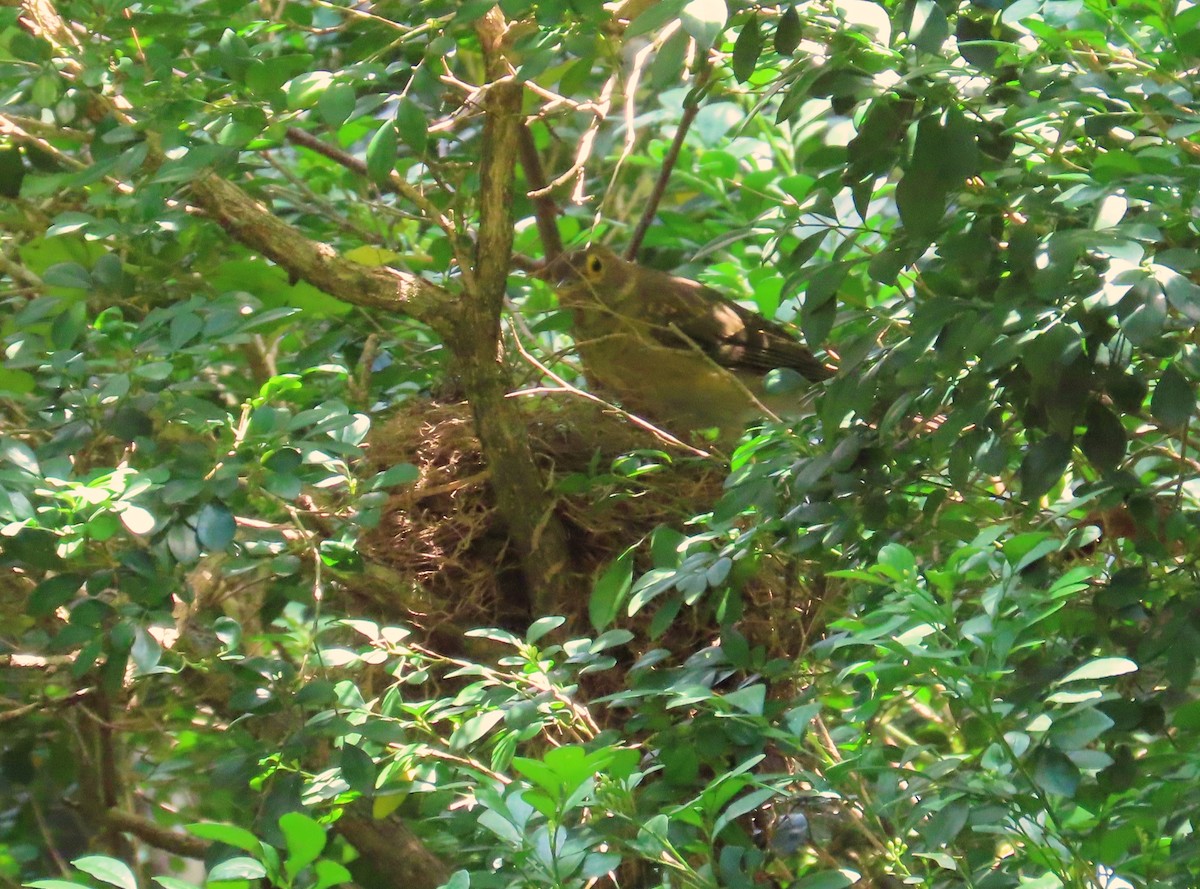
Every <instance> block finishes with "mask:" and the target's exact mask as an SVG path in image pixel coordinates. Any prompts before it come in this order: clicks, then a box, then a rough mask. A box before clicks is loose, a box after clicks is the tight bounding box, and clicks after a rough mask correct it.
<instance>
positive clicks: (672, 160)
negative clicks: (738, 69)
mask: <svg viewBox="0 0 1200 889" xmlns="http://www.w3.org/2000/svg"><path fill="white" fill-rule="evenodd" d="M711 72H712V68H711V67H709V66H708V65H705V67H704V69H703V70H702V71H701V72H700V76H699V77H697V78H696V86H695V87H693V88H692V91H691V93H689V97H691V101H690V102H689V101H686V100H685V101H684V104H683V115H682V116H681V117H680V118H679V127H678V129H676V130H675V139H674V141H673V142H672V143H671V147H670V149H668V151H667V154H666V157H664V158H663V164H662V170H660V171H659V174H658V180H657V181H656V182H655V183H654V190H653V191H651V192H650V199H649V200H648V201H647V202H646V209H645V210H644V211H642V218H641V219H639V220H638V224H637V228H635V229H634V230H633V235H632V236H631V237H630V239H629V243H628V244H627V245H626V247H625V258H626V259H628V260H630V261H633V260H636V259H637V255H638V251H639V250H641V248H642V241H643V239H645V237H646V232H647V231H649V229H650V223H651V222H653V221H654V216H655V214H657V213H658V205H659V204H660V203H661V202H662V197H663V194H664V193H665V192H666V190H667V182H668V181H669V180H670V178H671V173H672V171H673V170H674V169H675V164H676V163H677V162H678V161H679V152H680V151H681V150H682V149H683V141H684V139H686V138H687V132H688V129H690V128H691V126H692V122H693V121H694V120H695V119H696V115H697V114H699V113H700V96H701V94H702V93H703V92H704V90H705V88H706V87H707V85H708V78H709V74H710V73H711Z"/></svg>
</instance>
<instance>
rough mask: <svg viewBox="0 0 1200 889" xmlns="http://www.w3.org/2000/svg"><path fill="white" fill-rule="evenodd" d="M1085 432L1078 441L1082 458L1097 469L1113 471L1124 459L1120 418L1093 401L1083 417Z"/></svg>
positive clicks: (1123, 433) (1123, 429) (1124, 440)
mask: <svg viewBox="0 0 1200 889" xmlns="http://www.w3.org/2000/svg"><path fill="white" fill-rule="evenodd" d="M1085 422H1086V423H1087V431H1086V432H1085V433H1084V434H1083V438H1081V439H1080V442H1079V444H1080V447H1082V448H1083V453H1084V456H1086V457H1087V458H1088V459H1089V460H1091V461H1092V465H1094V466H1095V467H1096V468H1097V469H1099V470H1101V471H1107V470H1109V469H1115V468H1116V467H1117V465H1118V464H1119V463H1120V462H1121V461H1122V460H1123V459H1125V442H1126V435H1125V427H1124V426H1123V425H1122V423H1121V419H1120V417H1118V416H1117V415H1116V414H1115V413H1113V412H1112V411H1111V410H1110V409H1109V408H1108V407H1106V406H1105V405H1103V404H1102V403H1100V402H1099V401H1093V402H1092V403H1091V404H1090V405H1089V406H1088V410H1087V416H1086V417H1085Z"/></svg>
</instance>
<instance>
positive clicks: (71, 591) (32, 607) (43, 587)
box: [26, 574, 84, 617]
mask: <svg viewBox="0 0 1200 889" xmlns="http://www.w3.org/2000/svg"><path fill="white" fill-rule="evenodd" d="M83 580H84V578H83V577H82V576H80V575H78V574H58V575H55V576H54V577H49V578H47V579H45V580H43V581H42V582H41V583H39V584H38V585H37V586H36V587H34V589H33V592H32V593H30V594H29V603H28V604H27V605H26V610H27V611H28V613H29V615H30V616H31V617H45V616H46V615H48V614H53V613H54V610H55V609H56V608H58V607H59V606H60V605H66V604H67V603H68V602H70V601H71V600H72V599H74V598H75V596H77V595H78V594H79V591H80V589H81V588H82V587H83Z"/></svg>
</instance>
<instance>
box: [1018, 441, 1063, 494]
mask: <svg viewBox="0 0 1200 889" xmlns="http://www.w3.org/2000/svg"><path fill="white" fill-rule="evenodd" d="M1070 460H1071V444H1070V442H1068V441H1067V440H1066V439H1064V438H1062V437H1061V436H1058V435H1047V436H1046V437H1045V438H1043V439H1042V440H1041V441H1039V442H1037V443H1036V444H1034V445H1032V446H1031V447H1030V448H1029V449H1028V450H1026V452H1025V459H1024V460H1022V461H1021V471H1020V475H1021V496H1022V497H1024V498H1025V499H1026V500H1035V499H1037V498H1038V497H1041V496H1042V495H1043V494H1045V493H1046V492H1047V491H1049V490H1050V489H1051V488H1052V487H1054V484H1055V482H1057V481H1058V480H1059V479H1060V478H1062V474H1063V472H1065V471H1066V468H1067V463H1069V462H1070Z"/></svg>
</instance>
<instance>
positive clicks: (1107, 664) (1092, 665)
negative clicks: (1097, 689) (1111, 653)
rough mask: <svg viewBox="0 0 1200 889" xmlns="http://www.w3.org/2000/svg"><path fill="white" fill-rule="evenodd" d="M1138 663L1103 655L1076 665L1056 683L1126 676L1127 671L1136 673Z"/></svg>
mask: <svg viewBox="0 0 1200 889" xmlns="http://www.w3.org/2000/svg"><path fill="white" fill-rule="evenodd" d="M1137 669H1138V665H1137V664H1135V663H1134V662H1133V661H1131V660H1129V658H1124V657H1102V658H1097V659H1096V660H1094V661H1089V662H1088V663H1086V664H1084V665H1083V666H1082V667H1076V668H1075V669H1074V670H1072V671H1071V672H1070V673H1068V674H1067V675H1066V676H1064V677H1063V678H1062V679H1059V680H1058V681H1056V682H1055V683H1054V684H1055V685H1066V684H1067V683H1068V682H1080V681H1083V680H1085V679H1108V678H1110V677H1112V676H1124V675H1125V674H1126V673H1136V672H1137Z"/></svg>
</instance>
